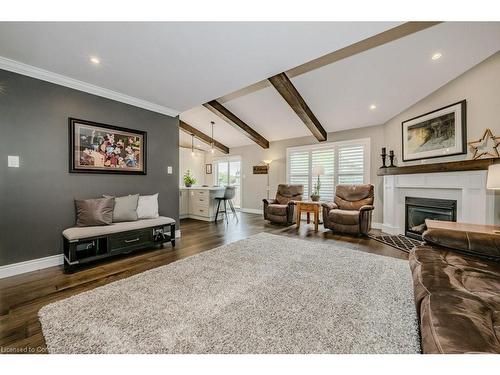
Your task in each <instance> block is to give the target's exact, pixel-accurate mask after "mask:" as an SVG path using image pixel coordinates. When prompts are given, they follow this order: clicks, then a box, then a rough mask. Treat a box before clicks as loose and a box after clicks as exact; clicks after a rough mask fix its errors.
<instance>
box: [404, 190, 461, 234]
mask: <svg viewBox="0 0 500 375" xmlns="http://www.w3.org/2000/svg"><path fill="white" fill-rule="evenodd" d="M405 203H406V220H405V221H406V228H405V235H406V236H408V237H411V238H415V239H418V240H421V239H422V234H423V233H424V231H425V230H426V229H427V227H426V226H425V219H431V220H442V221H457V201H455V200H449V199H430V198H416V197H406V199H405Z"/></svg>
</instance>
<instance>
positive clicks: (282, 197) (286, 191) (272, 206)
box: [262, 184, 304, 225]
mask: <svg viewBox="0 0 500 375" xmlns="http://www.w3.org/2000/svg"><path fill="white" fill-rule="evenodd" d="M303 193H304V186H303V185H286V184H280V185H278V191H277V192H276V199H263V200H262V201H263V202H264V219H266V220H269V221H272V222H274V223H282V224H286V225H292V224H293V223H294V222H295V216H294V214H293V212H294V207H295V205H294V203H293V202H294V201H301V200H302V194H303Z"/></svg>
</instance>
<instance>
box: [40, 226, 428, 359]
mask: <svg viewBox="0 0 500 375" xmlns="http://www.w3.org/2000/svg"><path fill="white" fill-rule="evenodd" d="M39 317H40V321H41V323H42V330H43V334H44V337H45V340H46V342H47V346H48V350H49V352H50V353H419V352H420V341H419V334H418V332H419V331H418V323H417V317H416V312H415V306H414V303H413V289H412V280H411V275H410V269H409V266H408V262H407V261H405V260H400V259H394V258H389V257H384V256H379V255H374V254H369V253H365V252H361V251H356V250H351V249H348V248H347V247H345V246H343V244H342V242H336V241H332V240H328V241H325V242H324V243H316V242H311V241H304V240H300V239H295V238H289V237H284V236H277V235H272V234H267V233H260V234H258V235H255V236H253V237H250V238H247V239H244V240H241V241H238V242H234V243H230V244H227V245H224V246H221V247H218V248H216V249H213V250H210V251H206V252H203V253H201V254H198V255H195V256H191V257H189V258H186V259H183V260H180V261H177V262H174V263H171V264H168V265H166V266H162V267H158V268H155V269H152V270H149V271H146V272H143V273H141V274H138V275H135V276H132V277H129V278H127V279H123V280H120V281H116V282H113V283H111V284H108V285H105V286H102V287H99V288H96V289H93V290H91V291H88V292H84V293H81V294H78V295H75V296H73V297H70V298H68V299H65V300H61V301H58V302H55V303H52V304H50V305H47V306H45V307H43V308H42V309H41V310H40V312H39Z"/></svg>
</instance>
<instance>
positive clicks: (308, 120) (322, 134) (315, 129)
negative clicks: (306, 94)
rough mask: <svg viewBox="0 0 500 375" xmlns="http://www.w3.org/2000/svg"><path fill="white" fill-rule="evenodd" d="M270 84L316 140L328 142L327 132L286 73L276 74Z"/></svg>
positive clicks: (270, 79)
mask: <svg viewBox="0 0 500 375" xmlns="http://www.w3.org/2000/svg"><path fill="white" fill-rule="evenodd" d="M269 82H271V84H272V85H273V86H274V88H275V89H276V90H277V91H278V92H279V93H280V95H281V96H282V97H283V99H285V101H286V102H287V103H288V105H289V106H290V107H291V108H292V109H293V111H294V112H295V113H296V114H297V116H299V118H300V119H301V120H302V122H303V123H304V124H305V125H306V126H307V127H308V128H309V130H310V131H311V133H312V134H313V135H314V136H315V137H316V139H317V140H318V141H320V142H323V141H326V138H327V135H326V130H325V129H324V128H323V126H322V125H321V123H320V122H319V120H318V119H317V118H316V116H315V115H314V113H313V112H312V111H311V109H310V108H309V106H308V105H307V103H306V101H305V100H304V98H302V96H301V95H300V93H299V92H298V90H297V89H296V88H295V86H294V85H293V83H292V82H291V81H290V79H288V77H287V75H286V73H280V74H276V75H275V76H273V77H271V78H269Z"/></svg>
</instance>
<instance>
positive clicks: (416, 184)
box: [382, 170, 494, 234]
mask: <svg viewBox="0 0 500 375" xmlns="http://www.w3.org/2000/svg"><path fill="white" fill-rule="evenodd" d="M486 175H487V171H483V170H481V171H462V172H439V173H415V174H402V175H388V176H384V223H383V225H382V231H383V232H385V233H389V234H404V232H405V211H406V209H405V198H406V197H419V198H440V199H453V200H456V201H457V221H459V222H465V223H475V224H493V220H494V194H493V192H492V191H489V190H487V189H486Z"/></svg>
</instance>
